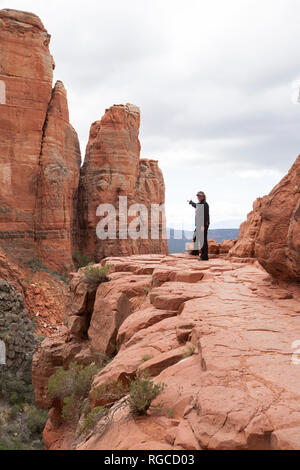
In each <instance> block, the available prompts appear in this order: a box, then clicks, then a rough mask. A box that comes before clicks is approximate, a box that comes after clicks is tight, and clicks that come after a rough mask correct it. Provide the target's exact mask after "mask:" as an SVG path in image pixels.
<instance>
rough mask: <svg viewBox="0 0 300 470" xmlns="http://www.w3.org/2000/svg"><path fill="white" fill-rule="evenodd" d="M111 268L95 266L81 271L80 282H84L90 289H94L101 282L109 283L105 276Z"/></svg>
mask: <svg viewBox="0 0 300 470" xmlns="http://www.w3.org/2000/svg"><path fill="white" fill-rule="evenodd" d="M110 269H111V266H108V265H106V266H97V265H91V266H87V267H86V268H83V269H82V270H81V278H80V280H81V282H84V283H85V284H87V285H88V286H89V287H91V288H93V289H94V288H96V287H98V286H99V285H100V284H102V283H103V282H107V281H109V277H108V276H107V275H108V273H109V272H110Z"/></svg>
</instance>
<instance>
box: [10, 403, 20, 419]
mask: <svg viewBox="0 0 300 470" xmlns="http://www.w3.org/2000/svg"><path fill="white" fill-rule="evenodd" d="M21 411H22V406H20V405H13V406H12V407H11V408H10V410H9V418H10V419H15V418H16V417H17V415H18V413H20V412H21Z"/></svg>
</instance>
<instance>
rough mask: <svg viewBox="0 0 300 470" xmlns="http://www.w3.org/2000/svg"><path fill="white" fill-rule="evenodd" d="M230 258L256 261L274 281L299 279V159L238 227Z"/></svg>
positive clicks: (258, 201) (260, 199)
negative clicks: (277, 279) (273, 277)
mask: <svg viewBox="0 0 300 470" xmlns="http://www.w3.org/2000/svg"><path fill="white" fill-rule="evenodd" d="M229 255H230V256H241V257H256V258H257V259H258V261H259V262H260V264H261V265H262V266H263V267H264V268H265V269H266V271H268V272H269V273H270V274H272V275H273V276H275V277H279V278H282V279H290V280H299V279H300V156H298V158H297V159H296V161H295V163H294V164H293V166H292V167H291V169H290V170H289V172H288V174H287V175H286V176H285V177H284V178H283V179H282V180H281V181H280V182H279V183H278V185H277V186H275V188H274V189H273V190H272V191H271V192H270V194H269V195H268V196H264V197H263V198H259V199H257V200H256V201H255V203H254V205H253V211H252V212H251V213H250V214H249V215H248V219H247V221H246V222H244V223H243V224H242V225H241V228H240V233H239V239H238V241H237V243H236V244H235V246H234V247H233V248H232V249H231V250H230V252H229Z"/></svg>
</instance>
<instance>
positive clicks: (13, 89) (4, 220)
mask: <svg viewBox="0 0 300 470" xmlns="http://www.w3.org/2000/svg"><path fill="white" fill-rule="evenodd" d="M49 42H50V35H49V34H48V33H47V31H46V29H45V28H44V26H43V24H42V23H41V21H40V20H39V18H38V17H37V16H36V15H33V14H31V13H25V12H20V11H15V10H7V9H6V10H1V11H0V56H1V65H0V80H2V82H4V83H5V89H6V100H5V103H4V104H0V135H1V149H2V150H1V163H0V180H1V184H0V206H1V210H0V243H1V245H2V246H3V248H5V250H6V252H8V254H9V255H10V256H11V257H13V258H14V259H18V260H19V261H20V260H21V261H24V260H26V259H30V258H33V257H37V256H39V257H40V258H41V260H42V261H43V262H44V263H45V264H47V265H48V266H50V267H52V268H53V269H58V270H59V269H65V270H68V269H70V268H71V267H72V266H73V263H72V230H73V225H74V214H73V207H74V199H75V196H76V192H77V188H78V179H79V169H80V150H79V143H78V139H77V135H76V133H75V131H74V130H73V128H72V127H71V125H70V124H69V113H68V105H67V100H66V93H65V90H64V88H63V85H62V84H61V82H58V83H57V84H56V86H55V88H54V89H53V91H52V75H53V68H54V63H53V59H52V56H51V55H50V52H49Z"/></svg>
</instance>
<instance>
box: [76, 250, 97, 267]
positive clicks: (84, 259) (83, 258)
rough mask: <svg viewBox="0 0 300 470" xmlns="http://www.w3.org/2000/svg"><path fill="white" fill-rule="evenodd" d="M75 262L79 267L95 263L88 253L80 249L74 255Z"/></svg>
mask: <svg viewBox="0 0 300 470" xmlns="http://www.w3.org/2000/svg"><path fill="white" fill-rule="evenodd" d="M74 263H75V266H76V268H77V269H80V268H84V267H85V266H88V265H89V264H91V263H93V264H95V263H94V262H93V261H92V260H91V259H90V258H89V257H88V256H87V255H85V254H83V253H80V252H79V251H76V253H75V255H74Z"/></svg>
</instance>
